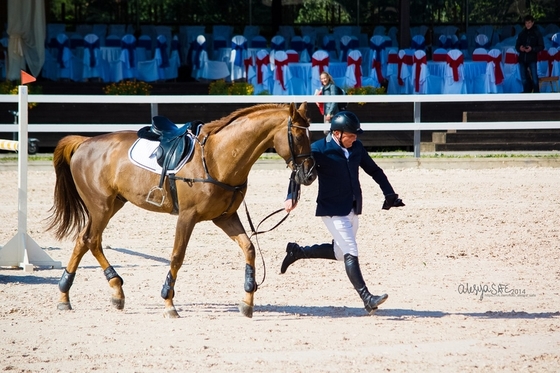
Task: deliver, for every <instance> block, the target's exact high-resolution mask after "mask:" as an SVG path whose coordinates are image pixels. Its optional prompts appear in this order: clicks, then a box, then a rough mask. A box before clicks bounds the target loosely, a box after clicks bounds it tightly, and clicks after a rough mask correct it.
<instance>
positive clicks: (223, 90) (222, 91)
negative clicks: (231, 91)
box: [208, 79, 228, 95]
mask: <svg viewBox="0 0 560 373" xmlns="http://www.w3.org/2000/svg"><path fill="white" fill-rule="evenodd" d="M208 93H209V94H211V95H227V94H228V84H227V83H226V81H225V80H223V79H220V80H215V81H213V82H212V83H210V86H208Z"/></svg>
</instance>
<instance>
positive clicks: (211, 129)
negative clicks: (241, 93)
mask: <svg viewBox="0 0 560 373" xmlns="http://www.w3.org/2000/svg"><path fill="white" fill-rule="evenodd" d="M288 107H289V106H288V105H286V104H260V105H254V106H250V107H246V108H241V109H237V110H236V111H234V112H233V113H231V114H229V115H228V116H227V117H223V118H220V119H217V120H213V121H212V122H208V123H206V124H204V126H202V130H201V133H202V134H203V135H206V134H212V133H216V132H218V131H220V130H221V129H222V128H224V127H225V126H227V125H228V124H230V123H232V122H233V121H235V120H236V119H238V118H240V117H243V116H246V115H249V114H251V113H254V112H256V111H261V110H268V109H283V108H286V109H287V108H288Z"/></svg>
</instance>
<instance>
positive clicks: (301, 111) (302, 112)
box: [298, 102, 307, 118]
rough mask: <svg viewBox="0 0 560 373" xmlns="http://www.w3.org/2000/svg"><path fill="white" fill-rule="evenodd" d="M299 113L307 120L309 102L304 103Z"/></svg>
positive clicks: (300, 106)
mask: <svg viewBox="0 0 560 373" xmlns="http://www.w3.org/2000/svg"><path fill="white" fill-rule="evenodd" d="M298 111H299V113H300V115H301V116H302V117H304V118H307V102H302V103H301V105H299V109H298Z"/></svg>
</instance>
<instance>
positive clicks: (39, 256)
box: [0, 71, 62, 272]
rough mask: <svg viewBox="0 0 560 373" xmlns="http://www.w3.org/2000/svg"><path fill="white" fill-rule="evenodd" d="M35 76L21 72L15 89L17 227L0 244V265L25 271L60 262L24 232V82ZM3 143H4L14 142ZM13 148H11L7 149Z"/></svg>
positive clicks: (25, 198) (25, 177) (25, 131)
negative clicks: (0, 245)
mask: <svg viewBox="0 0 560 373" xmlns="http://www.w3.org/2000/svg"><path fill="white" fill-rule="evenodd" d="M33 81H35V78H33V77H32V76H30V75H29V74H27V73H25V72H24V71H22V72H21V82H22V85H20V86H19V90H18V98H19V100H18V105H19V126H18V131H19V137H18V141H17V143H18V144H17V150H18V230H17V233H16V235H15V236H14V237H12V239H11V240H10V241H8V243H7V244H6V245H5V246H3V247H0V266H3V267H19V268H22V269H23V270H24V271H25V272H33V267H34V266H38V267H51V268H61V266H62V265H61V262H57V261H54V260H53V259H52V258H51V257H50V256H49V255H48V254H47V253H45V252H44V251H43V249H42V248H41V247H40V246H39V245H38V244H37V243H36V242H35V241H33V239H32V238H31V237H29V235H28V234H27V157H28V155H27V145H28V144H27V139H28V136H27V120H28V116H27V114H28V113H27V104H28V97H27V86H25V85H24V84H25V83H26V82H33ZM10 143H12V144H7V145H8V147H10V146H15V145H14V144H13V143H14V141H11V142H10ZM11 150H13V149H11Z"/></svg>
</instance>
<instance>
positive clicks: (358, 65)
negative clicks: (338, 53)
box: [346, 57, 362, 87]
mask: <svg viewBox="0 0 560 373" xmlns="http://www.w3.org/2000/svg"><path fill="white" fill-rule="evenodd" d="M346 64H347V65H348V66H350V65H354V76H355V77H356V87H361V86H362V57H359V58H358V59H357V60H355V59H353V58H351V57H348V58H347V60H346Z"/></svg>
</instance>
